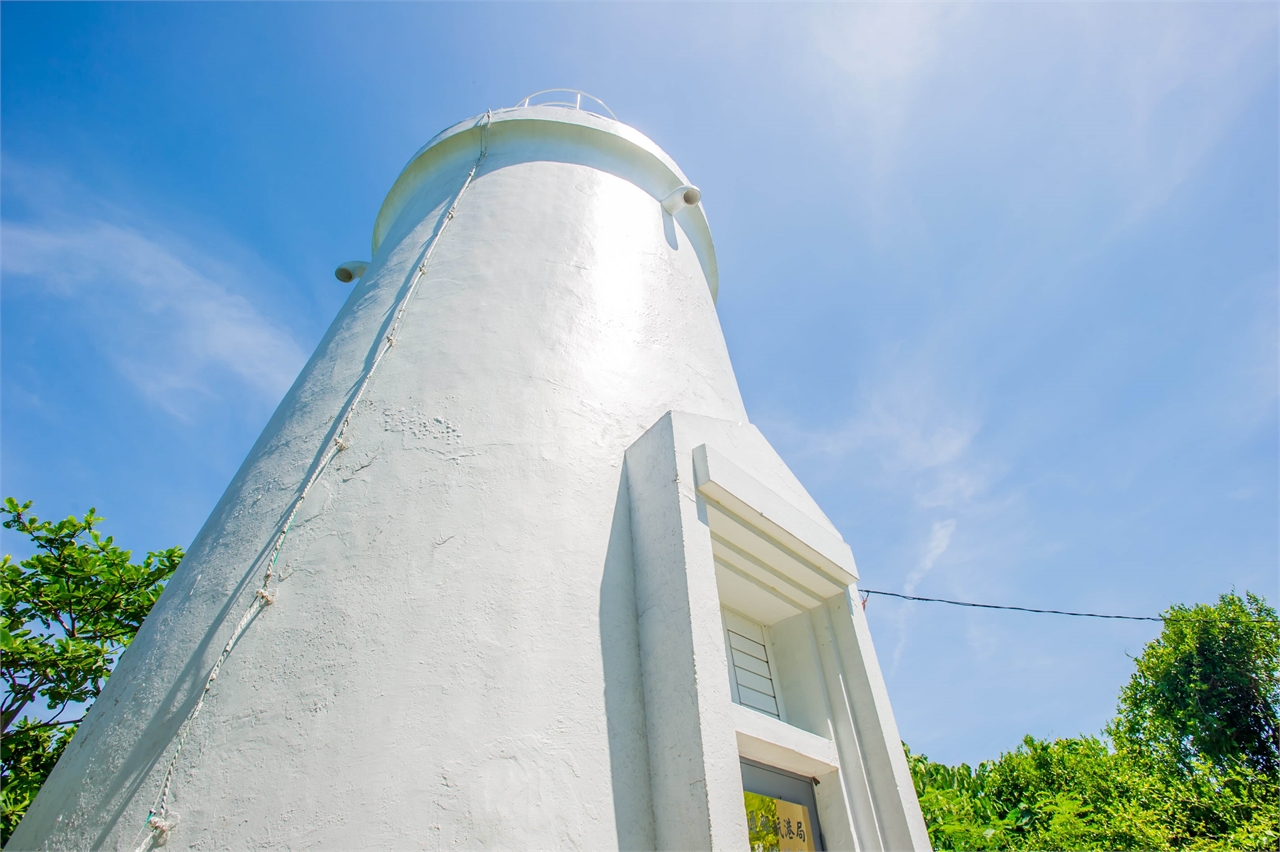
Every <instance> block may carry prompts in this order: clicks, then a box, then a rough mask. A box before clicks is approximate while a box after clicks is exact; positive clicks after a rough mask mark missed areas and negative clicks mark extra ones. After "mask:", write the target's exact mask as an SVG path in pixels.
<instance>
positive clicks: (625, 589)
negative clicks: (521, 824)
mask: <svg viewBox="0 0 1280 852" xmlns="http://www.w3.org/2000/svg"><path fill="white" fill-rule="evenodd" d="M635 590H636V585H635V568H634V565H633V561H632V556H631V501H630V498H629V497H628V493H627V472H626V467H625V465H624V467H623V470H622V476H621V477H620V478H619V482H618V496H617V499H616V500H615V502H614V507H613V525H612V527H611V528H610V530H609V547H608V550H607V551H606V553H605V557H604V572H603V576H602V578H601V580H600V654H601V658H602V659H603V661H604V708H605V717H606V719H607V723H608V727H609V766H610V772H611V775H612V779H613V816H614V821H615V824H616V825H617V830H618V848H619V849H621V850H640V849H653V848H655V844H656V842H657V841H656V838H655V834H654V826H653V804H652V797H651V795H650V791H649V745H648V741H647V740H646V738H645V717H644V689H643V684H642V682H641V676H640V628H639V624H638V621H637V617H636V591H635Z"/></svg>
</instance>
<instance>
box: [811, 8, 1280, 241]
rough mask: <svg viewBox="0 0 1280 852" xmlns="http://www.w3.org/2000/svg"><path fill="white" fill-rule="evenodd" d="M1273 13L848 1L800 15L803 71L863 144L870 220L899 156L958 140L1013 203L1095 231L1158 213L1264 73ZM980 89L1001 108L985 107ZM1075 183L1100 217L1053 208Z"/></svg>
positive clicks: (842, 129) (902, 159)
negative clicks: (1016, 194)
mask: <svg viewBox="0 0 1280 852" xmlns="http://www.w3.org/2000/svg"><path fill="white" fill-rule="evenodd" d="M1273 20H1274V14H1273V10H1272V9H1271V8H1270V7H1268V6H1266V5H1265V4H1259V5H1258V6H1257V7H1256V8H1255V9H1254V10H1252V13H1250V12H1249V11H1244V12H1242V13H1240V14H1233V15H1223V14H1220V13H1219V11H1218V10H1217V9H1215V8H1212V7H1208V6H1203V5H1200V6H1197V5H1194V4H1189V5H1182V6H1169V5H1166V6H1164V7H1160V9H1159V10H1158V14H1156V13H1153V11H1152V8H1151V7H1144V6H1141V5H1135V6H1133V7H1131V8H1128V9H1116V8H1114V7H1105V6H1102V5H1095V4H1064V5H1058V6H1053V7H1045V6H1024V7H996V6H981V5H956V4H949V5H948V4H943V5H907V6H893V5H888V4H866V5H854V6H850V7H841V8H837V9H833V10H831V11H830V12H829V14H823V15H821V16H818V17H817V18H816V21H815V26H814V32H813V34H812V37H813V41H814V44H815V46H816V48H817V49H816V50H815V51H813V53H812V54H811V60H810V61H811V62H813V63H818V65H817V66H815V68H814V69H813V73H811V74H810V77H811V78H812V79H815V80H819V81H824V82H822V83H820V85H822V86H824V87H826V92H825V96H826V98H827V99H828V101H830V102H832V103H835V104H838V105H839V108H838V109H832V110H830V111H829V114H828V116H827V117H826V120H827V121H828V122H830V127H829V132H835V133H838V134H840V135H850V134H852V135H853V136H855V137H857V138H860V139H863V140H865V142H866V144H867V149H866V150H867V151H868V153H869V155H870V163H871V170H870V174H869V177H870V178H871V183H870V184H869V185H866V186H863V187H862V188H861V191H862V192H863V193H864V194H866V195H867V196H868V197H869V199H872V200H875V203H873V204H872V207H873V208H874V209H875V210H876V211H877V213H878V214H879V215H880V216H883V214H884V209H883V208H884V205H885V204H889V203H890V200H891V199H893V198H895V197H896V196H897V195H899V194H900V193H901V192H902V187H901V186H900V185H899V181H900V180H903V179H905V177H906V176H907V175H910V174H911V173H912V172H913V171H916V170H918V169H919V166H920V163H919V161H918V160H917V159H914V158H913V157H918V156H920V152H921V150H930V151H931V152H932V153H931V156H935V157H953V156H956V155H957V153H959V154H960V155H963V156H979V157H980V156H981V155H980V154H977V155H975V154H974V153H973V152H967V153H966V152H964V151H963V150H962V151H959V152H957V150H956V149H955V147H956V145H957V143H958V140H959V139H960V138H968V139H969V140H970V142H972V143H977V142H981V147H982V148H985V149H986V150H988V151H989V152H991V154H992V156H993V157H994V158H995V162H997V163H998V164H999V167H1000V169H1001V170H1002V172H1004V173H1006V174H1007V175H1008V176H1009V177H1011V178H1013V177H1017V178H1018V179H1017V180H1010V185H1011V186H1012V185H1016V184H1021V185H1023V186H1024V187H1025V190H1024V192H1025V193H1026V195H1027V197H1026V198H1024V199H1022V200H1021V201H1020V202H1019V204H1022V205H1024V206H1025V205H1031V206H1032V207H1033V208H1035V209H1038V210H1041V211H1043V212H1046V213H1049V214H1051V215H1056V216H1057V217H1059V224H1060V225H1061V224H1064V217H1065V218H1070V219H1071V221H1072V222H1073V224H1075V225H1077V226H1080V227H1084V228H1086V229H1087V230H1093V231H1096V232H1099V233H1100V234H1102V235H1105V234H1107V233H1108V232H1113V231H1116V230H1121V229H1124V228H1127V227H1131V226H1133V225H1134V224H1135V223H1137V222H1140V221H1142V220H1144V219H1145V218H1146V217H1147V216H1148V215H1150V214H1151V213H1152V212H1153V211H1155V210H1158V209H1159V208H1160V206H1161V205H1162V204H1163V203H1165V202H1166V201H1167V200H1168V199H1169V197H1170V196H1171V195H1172V194H1173V193H1174V192H1175V191H1176V189H1177V188H1178V186H1180V185H1181V184H1182V183H1183V182H1184V181H1185V180H1186V179H1187V178H1188V176H1190V175H1191V174H1193V173H1194V172H1195V170H1196V168H1197V166H1198V164H1199V163H1200V162H1201V161H1202V160H1203V159H1204V158H1205V156H1206V155H1207V154H1208V153H1209V152H1210V151H1211V150H1212V148H1213V146H1214V145H1215V144H1217V143H1218V142H1219V141H1220V139H1221V137H1222V135H1223V133H1224V132H1225V131H1226V129H1227V128H1229V127H1230V126H1231V125H1232V123H1233V122H1234V121H1235V120H1236V118H1237V116H1238V115H1239V113H1240V112H1241V110H1242V109H1244V108H1246V107H1247V105H1248V104H1249V103H1250V102H1251V100H1252V99H1253V98H1254V96H1256V94H1257V92H1258V91H1259V90H1260V88H1261V87H1263V86H1265V85H1267V84H1268V83H1269V81H1270V80H1272V79H1273V78H1274V76H1275V69H1274V67H1273V65H1274V61H1273V58H1272V54H1271V46H1270V45H1271V42H1270V36H1269V32H1270V31H1271V26H1272V24H1273ZM993 99H997V100H1001V101H1003V102H1006V103H1008V104H1009V105H1011V106H1012V107H1014V108H1013V109H1011V110H1010V111H1009V113H1008V115H1007V116H1004V117H1002V116H999V115H993V114H992V112H991V110H990V109H989V108H988V107H989V105H990V102H991V101H992V100H993ZM1008 116H1016V119H1015V120H1014V121H1010V120H1009V117H1008ZM960 144H963V143H960ZM1044 162H1051V163H1052V164H1053V170H1052V171H1053V174H1054V175H1056V177H1047V176H1046V173H1045V172H1043V170H1041V169H1040V168H1039V166H1040V165H1041V164H1042V163H1044ZM1020 170H1025V171H1020ZM1082 180H1085V181H1093V182H1095V184H1096V186H1097V187H1102V188H1103V189H1104V191H1105V193H1106V195H1107V203H1106V209H1107V210H1108V211H1109V214H1110V215H1109V216H1106V217H1101V218H1099V217H1098V216H1097V215H1096V213H1097V211H1096V210H1095V209H1094V208H1089V209H1088V210H1087V211H1085V212H1084V213H1083V214H1071V213H1069V211H1068V209H1067V208H1069V207H1070V206H1071V204H1072V203H1079V202H1073V201H1072V199H1073V198H1077V197H1079V196H1080V182H1081V181H1082ZM891 206H892V205H891Z"/></svg>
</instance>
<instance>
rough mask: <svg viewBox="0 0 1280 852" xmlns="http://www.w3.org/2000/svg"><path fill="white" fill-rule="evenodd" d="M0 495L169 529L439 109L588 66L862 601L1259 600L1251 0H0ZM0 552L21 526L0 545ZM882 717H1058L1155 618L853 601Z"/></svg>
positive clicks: (942, 751)
mask: <svg viewBox="0 0 1280 852" xmlns="http://www.w3.org/2000/svg"><path fill="white" fill-rule="evenodd" d="M0 23H2V25H3V26H2V30H0V40H2V41H0V50H2V53H0V57H2V58H0V127H2V129H3V136H2V137H0V156H2V163H0V165H2V167H3V173H2V178H0V217H2V230H0V252H2V266H0V274H2V278H0V284H2V287H0V310H2V313H0V332H2V335H3V336H2V339H0V347H2V348H0V355H2V356H3V361H2V363H0V428H2V430H3V431H2V435H0V437H2V440H0V460H2V462H3V468H0V489H2V490H3V493H4V494H5V495H12V496H15V497H20V498H24V499H34V500H36V505H37V508H38V509H39V510H40V511H41V513H42V514H48V515H59V516H60V515H65V514H67V513H71V512H75V513H80V512H83V511H84V510H85V509H87V508H88V507H89V506H91V505H92V506H96V507H97V508H98V511H99V512H100V513H101V514H103V515H105V516H106V517H107V518H108V522H107V529H108V530H109V531H110V532H113V533H114V534H115V535H116V538H117V541H118V542H119V543H121V544H123V545H124V546H125V547H130V548H134V549H135V550H137V551H139V552H143V551H146V550H148V549H160V548H163V547H167V546H170V545H172V544H184V545H185V544H187V543H189V542H190V540H191V539H192V538H193V537H194V535H195V533H196V531H197V529H198V528H199V526H200V524H201V523H202V522H203V520H204V518H205V516H206V515H207V514H208V512H209V510H210V509H211V508H212V507H213V505H214V503H215V501H216V500H217V499H218V497H219V495H220V494H221V492H222V489H223V488H224V487H225V485H226V483H227V482H228V481H229V479H230V477H231V475H232V474H233V473H234V471H235V469H236V468H237V467H238V465H239V463H240V460H241V459H242V458H243V455H244V454H245V452H246V451H247V450H248V448H249V446H250V445H251V444H252V442H253V440H254V439H255V438H256V436H257V434H258V432H259V430H260V429H261V428H262V426H263V425H264V424H265V422H266V419H267V417H268V416H269V415H270V413H271V411H272V410H273V409H274V407H275V405H276V403H277V402H278V400H279V398H280V397H281V395H282V394H283V392H284V390H285V389H286V388H287V387H288V385H289V384H290V382H291V381H292V379H293V377H294V375H295V374H296V372H297V370H298V369H299V367H300V366H301V364H302V363H303V361H304V360H305V358H306V357H307V355H308V354H309V353H310V351H311V349H312V348H313V347H314V345H315V344H316V342H317V341H318V340H319V338H320V336H321V334H322V333H323V331H324V329H325V328H326V327H327V325H328V323H329V321H330V320H331V318H332V317H333V315H334V314H335V313H336V311H337V309H338V307H339V306H340V305H341V303H342V301H343V300H344V298H345V295H346V289H345V288H344V287H343V285H340V284H338V283H337V282H336V281H335V280H334V279H333V275H332V270H333V267H334V266H335V265H336V264H337V263H338V262H340V261H343V260H347V259H351V258H363V257H367V256H368V254H369V248H368V246H369V239H370V231H371V228H372V224H373V219H374V215H375V213H376V212H377V209H378V206H379V204H380V203H381V200H382V197H383V195H384V194H385V192H386V191H387V189H389V188H390V186H391V183H392V181H393V180H394V178H395V176H396V175H397V173H398V172H399V170H400V168H401V167H402V166H403V165H404V163H405V161H406V160H407V159H408V157H409V156H410V155H411V154H412V153H413V152H414V151H415V150H417V148H418V147H419V146H420V145H421V144H422V143H423V142H425V141H426V140H427V139H428V138H429V137H430V136H432V135H433V134H434V133H435V132H437V131H438V130H440V129H442V128H443V127H445V126H448V125H450V124H452V123H454V122H455V121H457V120H460V119H462V118H465V117H467V116H471V115H474V114H476V113H478V112H482V111H483V110H484V109H485V108H487V107H500V106H509V105H511V104H514V103H515V102H516V101H518V100H519V99H520V98H522V97H523V96H524V95H526V94H528V93H530V92H533V91H536V90H538V89H543V88H547V87H552V86H566V87H573V88H581V89H585V90H587V91H589V92H592V93H593V94H595V95H598V96H599V97H601V98H603V99H604V100H605V101H606V102H607V103H608V104H609V105H610V106H611V107H612V108H613V109H614V111H615V112H617V114H618V116H619V117H620V118H621V119H622V120H623V121H626V122H627V123H629V124H631V125H633V126H635V127H637V128H638V129H640V130H641V131H643V132H645V133H646V134H648V135H649V136H650V137H652V138H653V139H654V140H655V141H656V142H658V144H660V145H661V146H663V147H664V148H665V149H666V150H667V151H668V152H669V153H671V155H672V156H673V157H675V159H676V160H677V161H678V162H679V163H680V164H681V166H682V167H683V168H684V170H685V171H686V173H687V174H689V175H690V177H691V179H692V180H693V181H694V182H695V183H697V184H698V185H699V186H700V187H701V188H702V190H703V193H704V205H705V207H706V209H707V212H708V216H709V217H710V219H711V224H712V229H713V233H714V236H715V239H716V245H717V253H718V256H719V260H720V268H721V295H720V302H719V310H720V318H721V323H722V325H723V327H724V330H725V335H726V337H727V339H728V344H729V349H730V353H731V355H732V357H733V360H734V365H735V368H736V370H737V373H738V379H739V382H740V384H741V387H742V391H743V395H744V397H745V400H746V403H747V409H748V411H749V412H750V414H751V417H752V419H753V421H755V422H756V423H757V424H758V425H759V426H760V428H761V429H762V430H763V431H764V432H765V434H766V435H767V436H768V437H769V438H770V440H771V441H772V442H773V443H774V445H775V446H776V447H777V448H778V450H779V451H780V452H781V453H782V455H783V457H784V458H785V459H786V460H787V461H788V463H789V464H790V465H791V466H792V468H793V469H794V470H795V471H796V473H797V474H798V475H799V476H800V478H801V480H802V481H803V482H804V483H805V484H806V485H807V486H808V488H809V489H810V491H811V492H812V493H813V494H814V496H815V497H816V498H817V499H818V501H819V503H820V504H821V505H822V506H823V507H824V508H825V509H826V511H827V513H828V515H829V516H830V517H831V518H832V520H833V521H834V522H835V523H836V525H837V526H838V527H839V528H840V529H841V530H842V531H843V533H844V535H845V538H846V539H847V540H848V541H849V542H850V543H851V544H852V546H853V549H854V554H855V556H856V557H857V559H858V563H859V567H860V570H861V573H862V577H863V584H864V585H865V586H867V587H870V588H877V589H886V590H892V591H914V592H915V593H916V594H920V595H928V596H936V597H958V598H962V599H967V600H979V601H989V602H996V603H1010V604H1017V605H1023V606H1032V607H1049V608H1059V609H1085V610H1093V611H1103V612H1120V613H1132V614H1141V615H1149V614H1157V613H1159V612H1160V611H1161V610H1163V609H1164V608H1165V607H1167V606H1169V605H1170V604H1171V603H1175V602H1185V603H1191V602H1196V601H1209V600H1212V599H1214V598H1216V596H1217V595H1218V594H1220V593H1222V592H1225V591H1228V590H1230V589H1232V588H1235V589H1238V590H1241V591H1243V590H1245V589H1251V590H1255V591H1259V592H1262V593H1263V594H1265V595H1267V597H1268V598H1270V599H1271V600H1272V601H1273V602H1275V601H1276V600H1277V599H1280V588H1278V587H1280V576H1278V564H1280V550H1278V537H1280V522H1278V520H1277V518H1278V516H1280V498H1278V493H1277V467H1278V463H1280V454H1278V452H1277V451H1278V440H1277V434H1278V429H1280V422H1278V417H1277V382H1278V376H1277V315H1278V310H1280V306H1278V304H1277V260H1278V255H1277V244H1278V241H1277V235H1278V234H1280V217H1278V215H1277V212H1278V210H1277V206H1278V205H1277V198H1278V197H1280V193H1278V191H1277V190H1278V189H1280V187H1278V175H1277V164H1278V163H1280V114H1278V111H1277V105H1278V103H1280V92H1278V91H1277V77H1278V75H1277V70H1278V68H1277V63H1278V60H1280V44H1278V41H1277V12H1276V8H1275V6H1274V5H1270V4H1253V5H1194V4H1163V5H1138V4H1133V5H1128V4H1126V5H1088V4H1062V5H1041V4H1030V3H1027V4H992V5H976V6H965V5H905V6H879V5H859V6H833V5H823V6H809V5H785V6H783V5H766V4H752V5H728V4H721V5H691V6H679V5H659V4H654V5H610V6H596V5H579V4H573V5H569V4H565V5H533V4H527V5H526V4H518V5H517V4H503V5H479V4H476V5H376V4H365V5H341V4H324V5H308V4H281V5H254V4H230V5H197V4H177V5H168V4H135V5H105V4H104V5H81V4H60V3H59V4H48V5H42V4H14V3H5V4H3V6H0ZM3 543H4V546H5V549H6V552H15V553H21V552H22V551H21V548H20V543H19V542H16V541H15V540H14V539H12V538H11V537H10V538H4V539H3ZM867 612H868V616H869V618H870V620H871V624H872V629H873V632H874V635H875V638H876V642H877V648H878V651H879V654H880V658H881V663H882V666H883V667H884V670H885V675H886V678H887V680H888V684H889V689H890V694H891V696H892V698H893V701H894V706H895V712H896V714H897V718H898V722H899V726H900V728H901V730H902V734H903V737H904V738H905V739H906V740H907V742H908V743H910V744H911V746H912V747H913V748H914V749H916V750H918V751H924V752H926V753H928V754H929V755H930V756H931V757H934V758H935V759H941V760H946V761H960V760H967V761H970V762H973V761H977V760H980V759H983V758H989V757H994V756H996V755H997V754H998V753H999V752H1001V751H1003V750H1007V749H1009V748H1012V747H1014V746H1015V745H1016V744H1017V742H1018V741H1019V739H1020V738H1021V737H1022V735H1023V734H1027V733H1030V734H1034V735H1036V736H1041V737H1045V736H1071V735H1075V734H1077V733H1080V732H1096V731H1097V730H1098V729H1099V728H1100V727H1101V725H1102V724H1103V723H1104V722H1105V721H1106V719H1107V718H1109V716H1110V715H1111V714H1112V712H1113V711H1114V707H1115V698H1116V694H1117V692H1118V690H1119V689H1120V687H1121V686H1122V685H1123V683H1124V682H1125V680H1126V679H1127V677H1128V674H1129V672H1130V671H1131V665H1132V664H1131V661H1130V659H1129V656H1130V655H1134V654H1137V653H1138V652H1139V651H1140V650H1141V648H1142V645H1143V644H1144V643H1145V642H1146V641H1148V640H1149V639H1151V638H1152V637H1153V636H1154V635H1155V631H1156V627H1155V625H1150V624H1143V623H1124V622H1106V621H1096V620H1078V619H1066V618H1056V617H1050V616H1034V615H1020V614H1013V613H994V612H983V611H973V610H961V609H954V608H948V607H942V606H938V605H931V604H905V603H898V602H895V601H892V600H890V599H887V598H874V599H872V600H871V602H870V604H869V605H868V610H867Z"/></svg>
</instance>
